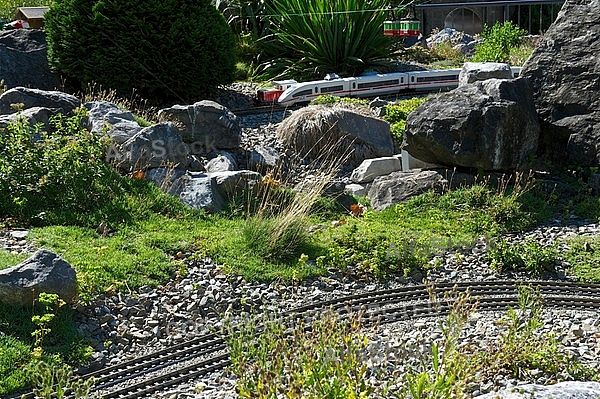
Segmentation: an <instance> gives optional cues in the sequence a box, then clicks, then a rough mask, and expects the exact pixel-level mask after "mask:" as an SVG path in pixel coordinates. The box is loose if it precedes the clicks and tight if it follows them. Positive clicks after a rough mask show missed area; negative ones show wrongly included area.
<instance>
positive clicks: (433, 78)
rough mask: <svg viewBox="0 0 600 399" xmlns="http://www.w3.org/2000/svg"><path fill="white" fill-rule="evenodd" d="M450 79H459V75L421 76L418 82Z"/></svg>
mask: <svg viewBox="0 0 600 399" xmlns="http://www.w3.org/2000/svg"><path fill="white" fill-rule="evenodd" d="M448 80H458V75H441V76H419V77H418V78H417V82H437V81H439V82H445V81H448Z"/></svg>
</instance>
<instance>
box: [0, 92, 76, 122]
mask: <svg viewBox="0 0 600 399" xmlns="http://www.w3.org/2000/svg"><path fill="white" fill-rule="evenodd" d="M19 103H21V104H23V109H27V108H33V107H42V108H50V109H56V110H59V111H60V112H61V113H63V114H71V113H73V110H74V109H75V108H77V107H80V106H81V101H79V99H78V98H77V97H75V96H73V95H71V94H67V93H63V92H61V91H45V90H39V89H29V88H27V87H15V88H14V89H10V90H7V91H5V92H4V93H3V94H2V95H0V115H6V114H12V113H15V110H14V109H13V107H11V104H19Z"/></svg>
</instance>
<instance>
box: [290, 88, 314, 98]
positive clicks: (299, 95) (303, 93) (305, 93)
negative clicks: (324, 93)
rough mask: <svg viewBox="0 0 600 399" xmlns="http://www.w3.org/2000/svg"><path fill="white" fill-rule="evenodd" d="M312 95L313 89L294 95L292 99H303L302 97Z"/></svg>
mask: <svg viewBox="0 0 600 399" xmlns="http://www.w3.org/2000/svg"><path fill="white" fill-rule="evenodd" d="M310 94H312V89H308V90H302V91H299V92H297V93H294V95H293V96H292V97H294V98H297V97H302V96H308V95H310Z"/></svg>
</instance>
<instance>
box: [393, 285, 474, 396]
mask: <svg viewBox="0 0 600 399" xmlns="http://www.w3.org/2000/svg"><path fill="white" fill-rule="evenodd" d="M431 288H434V287H431ZM431 292H433V291H431ZM431 299H432V301H433V302H434V304H436V305H437V306H439V305H441V304H442V303H443V304H447V306H448V310H449V314H448V317H447V318H446V319H445V320H444V321H443V322H441V323H440V329H441V330H442V339H441V340H440V342H433V343H432V344H431V353H430V354H429V355H428V356H426V357H425V358H424V359H423V361H422V363H421V369H420V370H419V371H416V372H415V371H410V372H408V373H406V375H405V377H404V380H405V384H404V390H403V392H402V393H401V394H400V397H402V398H411V399H420V398H430V399H437V398H439V399H443V398H462V397H465V395H466V388H467V384H468V382H469V381H470V379H472V378H473V375H474V371H475V365H474V364H472V363H470V362H469V359H468V357H466V356H465V354H464V351H463V350H461V347H460V345H459V338H460V335H461V332H462V331H463V329H464V328H465V326H466V324H467V321H468V319H469V316H470V315H471V314H472V313H473V312H474V311H475V310H476V309H477V306H478V303H477V301H476V300H475V299H474V298H472V297H471V294H470V292H469V291H466V292H463V293H459V292H457V291H455V290H453V291H450V292H448V293H447V294H446V295H445V297H444V300H443V301H442V303H439V302H437V301H436V298H431Z"/></svg>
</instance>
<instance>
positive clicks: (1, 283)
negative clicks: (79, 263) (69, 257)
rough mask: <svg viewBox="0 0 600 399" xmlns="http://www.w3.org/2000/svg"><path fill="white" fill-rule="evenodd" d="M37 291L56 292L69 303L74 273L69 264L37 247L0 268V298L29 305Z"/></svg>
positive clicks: (74, 284)
mask: <svg viewBox="0 0 600 399" xmlns="http://www.w3.org/2000/svg"><path fill="white" fill-rule="evenodd" d="M40 292H46V293H49V294H58V295H59V296H60V298H61V299H62V300H64V301H65V302H67V303H72V302H73V301H74V300H75V298H76V297H77V276H76V273H75V270H74V269H73V268H72V267H71V265H70V264H69V263H68V262H67V261H65V260H64V259H62V258H61V257H59V256H58V255H56V254H55V253H52V252H50V251H47V250H45V249H40V250H38V251H36V252H35V253H34V254H33V255H32V256H31V257H30V258H29V259H27V260H25V261H24V262H23V263H20V264H18V265H17V266H14V267H11V268H9V269H4V270H0V302H1V303H11V304H17V305H31V304H32V303H33V302H34V300H36V299H37V298H38V295H39V294H40Z"/></svg>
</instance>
